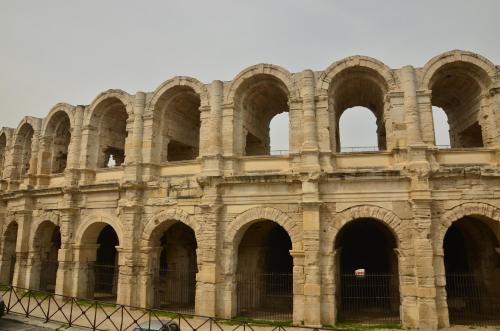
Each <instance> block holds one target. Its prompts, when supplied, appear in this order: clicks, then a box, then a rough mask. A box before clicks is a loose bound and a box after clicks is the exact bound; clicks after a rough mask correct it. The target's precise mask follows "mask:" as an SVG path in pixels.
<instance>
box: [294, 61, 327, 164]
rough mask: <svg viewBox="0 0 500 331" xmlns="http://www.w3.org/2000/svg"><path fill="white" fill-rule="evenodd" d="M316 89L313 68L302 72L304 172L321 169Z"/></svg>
mask: <svg viewBox="0 0 500 331" xmlns="http://www.w3.org/2000/svg"><path fill="white" fill-rule="evenodd" d="M314 90H315V86H314V73H313V72H312V71H311V70H304V71H303V72H302V108H303V130H304V131H303V132H304V136H303V140H304V142H303V144H302V171H304V172H305V171H319V170H320V169H319V159H318V133H317V129H316V105H315V101H314V96H315V93H314ZM292 134H293V132H292Z"/></svg>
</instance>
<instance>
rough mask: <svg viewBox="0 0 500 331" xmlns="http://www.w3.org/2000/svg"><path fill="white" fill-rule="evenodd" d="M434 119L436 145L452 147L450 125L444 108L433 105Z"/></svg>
mask: <svg viewBox="0 0 500 331" xmlns="http://www.w3.org/2000/svg"><path fill="white" fill-rule="evenodd" d="M432 121H433V122H434V135H435V138H436V146H438V147H439V148H450V125H449V124H448V117H447V116H446V113H445V112H444V110H443V108H440V107H435V106H434V107H432Z"/></svg>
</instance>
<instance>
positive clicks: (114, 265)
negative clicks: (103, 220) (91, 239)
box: [94, 225, 119, 301]
mask: <svg viewBox="0 0 500 331" xmlns="http://www.w3.org/2000/svg"><path fill="white" fill-rule="evenodd" d="M97 244H98V245H99V247H98V248H97V253H96V260H95V265H94V277H95V282H94V299H98V300H109V301H115V300H116V290H117V285H118V252H117V251H116V246H118V245H119V242H118V236H117V235H116V232H115V230H114V229H113V228H112V227H111V226H110V225H107V226H105V227H104V229H102V230H101V233H100V234H99V237H98V238H97Z"/></svg>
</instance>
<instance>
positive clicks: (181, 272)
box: [153, 222, 198, 313]
mask: <svg viewBox="0 0 500 331" xmlns="http://www.w3.org/2000/svg"><path fill="white" fill-rule="evenodd" d="M153 242H154V245H158V246H157V247H159V252H158V253H159V258H158V259H156V261H157V262H156V265H155V269H154V270H155V272H154V274H155V275H154V277H155V279H154V282H153V284H154V296H155V297H154V306H155V307H156V308H161V309H164V310H169V311H175V312H180V313H194V308H195V297H196V273H197V272H198V265H197V259H196V249H197V243H196V236H195V233H194V231H193V229H191V228H190V227H189V226H187V225H185V224H184V223H181V222H177V223H175V224H174V225H172V226H170V227H168V228H167V229H166V228H165V227H163V226H160V228H158V229H157V230H155V233H154V238H153Z"/></svg>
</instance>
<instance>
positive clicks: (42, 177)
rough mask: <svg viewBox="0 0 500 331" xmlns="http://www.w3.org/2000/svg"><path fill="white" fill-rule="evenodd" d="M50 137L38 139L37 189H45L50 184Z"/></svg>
mask: <svg viewBox="0 0 500 331" xmlns="http://www.w3.org/2000/svg"><path fill="white" fill-rule="evenodd" d="M51 146H52V137H47V136H45V137H40V143H39V152H38V165H37V168H38V176H37V187H46V186H47V185H49V183H50V172H51V166H52V165H51V163H52V153H51V150H50V148H51Z"/></svg>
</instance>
